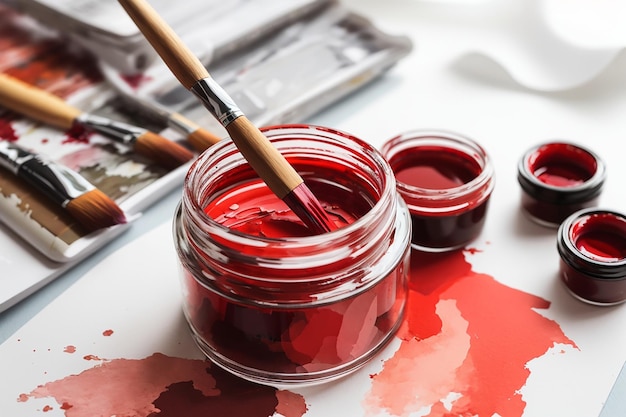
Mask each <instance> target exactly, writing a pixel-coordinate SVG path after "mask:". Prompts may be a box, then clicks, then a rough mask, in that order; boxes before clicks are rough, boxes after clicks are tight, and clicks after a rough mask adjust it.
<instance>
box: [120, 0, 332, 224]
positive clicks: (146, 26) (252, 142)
mask: <svg viewBox="0 0 626 417" xmlns="http://www.w3.org/2000/svg"><path fill="white" fill-rule="evenodd" d="M119 3H120V4H121V5H122V7H123V8H124V9H125V10H126V13H128V15H129V16H130V17H131V19H133V21H134V22H135V24H136V25H137V27H138V28H139V30H140V31H141V32H142V33H143V35H144V37H145V38H146V39H147V40H148V42H149V43H150V44H151V45H152V47H153V48H154V49H155V51H156V52H157V53H158V54H159V56H160V57H161V59H163V61H164V62H165V64H166V65H167V66H168V67H169V69H170V71H172V73H173V74H174V76H176V78H177V79H178V81H179V82H180V83H181V84H182V85H183V86H184V87H185V88H187V89H188V90H190V91H191V92H193V93H194V94H195V95H196V96H197V97H198V98H199V99H200V100H201V101H202V103H203V104H204V106H205V107H206V108H207V109H208V110H209V112H210V113H211V114H212V115H213V116H214V117H215V118H216V119H217V120H218V121H219V122H220V123H221V124H222V126H224V128H226V131H227V132H228V134H229V136H230V138H231V139H232V141H233V142H234V143H235V145H236V146H237V148H238V149H239V151H240V152H241V153H242V155H243V156H244V158H246V160H247V161H248V162H249V163H250V165H251V166H252V168H253V169H254V170H255V171H256V173H257V174H258V175H259V177H261V179H263V181H265V183H266V184H267V186H268V187H269V188H270V190H272V192H273V193H274V194H276V196H278V197H279V198H280V199H281V200H283V201H284V202H285V203H286V204H287V205H288V206H289V208H291V210H292V211H293V212H294V213H295V214H296V215H297V216H298V217H299V218H300V219H301V220H302V221H303V222H304V223H305V224H306V225H307V226H308V227H309V228H310V229H311V230H312V231H313V232H314V233H324V232H328V231H331V230H334V229H335V228H336V226H335V225H334V223H333V222H332V221H331V220H330V219H329V218H328V215H327V214H326V212H325V211H324V209H323V207H322V206H321V204H320V202H319V201H318V200H317V199H316V198H315V196H314V195H313V193H312V192H311V191H310V190H309V188H308V187H307V186H306V184H305V183H304V180H303V179H302V177H300V175H299V174H298V173H297V172H296V170H295V169H294V168H293V167H292V166H291V165H290V164H289V162H288V161H287V160H286V159H285V157H284V156H283V155H282V154H281V153H280V152H279V151H278V149H276V148H275V147H274V146H273V145H272V144H271V142H270V141H269V139H267V138H266V137H265V135H263V133H262V132H261V131H260V130H259V129H258V128H257V127H256V126H254V124H252V122H250V120H248V118H247V117H246V116H245V115H244V114H243V112H242V111H241V110H240V109H239V107H238V106H237V105H236V104H235V102H234V101H233V99H232V98H231V97H230V96H229V95H228V94H227V93H226V92H225V91H224V90H223V89H222V87H221V86H220V85H219V84H218V83H217V82H216V81H215V80H214V79H213V78H211V77H210V76H209V72H208V71H207V69H206V68H205V67H204V65H202V63H201V62H200V60H199V59H198V57H196V56H195V55H194V54H193V53H192V52H191V51H190V50H189V48H187V46H186V45H185V44H184V43H183V42H182V40H181V39H180V38H179V37H178V35H177V34H176V33H175V32H174V30H173V29H172V28H171V27H170V26H169V25H168V24H167V23H166V22H165V21H164V20H163V19H162V18H161V16H159V15H158V13H157V12H156V11H155V10H154V9H153V8H152V6H150V5H149V4H148V3H147V2H145V1H143V0H119Z"/></svg>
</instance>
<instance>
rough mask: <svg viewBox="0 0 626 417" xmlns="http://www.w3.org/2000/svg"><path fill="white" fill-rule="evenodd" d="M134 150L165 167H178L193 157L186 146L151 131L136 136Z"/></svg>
mask: <svg viewBox="0 0 626 417" xmlns="http://www.w3.org/2000/svg"><path fill="white" fill-rule="evenodd" d="M135 151H136V152H137V153H139V154H141V155H143V156H145V157H146V158H149V159H151V160H153V161H154V162H156V163H158V164H159V165H161V166H162V167H164V168H167V169H175V168H178V167H179V166H181V165H183V164H185V163H187V162H188V161H190V160H191V158H193V153H192V152H191V151H190V150H188V149H187V148H185V147H183V146H181V145H179V144H178V143H176V142H173V141H171V140H168V139H166V138H164V137H163V136H160V135H157V134H156V133H153V132H145V133H144V134H143V135H141V136H139V138H137V141H136V142H135Z"/></svg>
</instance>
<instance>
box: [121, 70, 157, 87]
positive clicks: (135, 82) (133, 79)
mask: <svg viewBox="0 0 626 417" xmlns="http://www.w3.org/2000/svg"><path fill="white" fill-rule="evenodd" d="M120 78H122V79H123V80H124V81H125V82H126V84H128V86H129V87H130V88H132V89H133V90H137V89H138V88H139V87H141V85H142V84H143V83H145V82H148V81H150V80H151V79H152V77H148V76H146V75H145V74H142V73H138V74H120Z"/></svg>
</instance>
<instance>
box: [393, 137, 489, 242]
mask: <svg viewBox="0 0 626 417" xmlns="http://www.w3.org/2000/svg"><path fill="white" fill-rule="evenodd" d="M382 152H383V155H384V156H385V158H386V159H387V160H388V161H389V164H390V165H391V167H392V169H393V171H394V174H395V177H396V179H397V189H398V192H399V193H400V195H401V196H402V198H403V199H404V200H405V201H406V203H407V205H408V207H409V211H410V213H411V220H412V227H413V236H412V246H413V247H414V248H416V249H419V250H424V251H432V252H439V251H447V250H452V249H457V248H460V247H463V246H465V245H467V244H468V243H470V242H472V241H473V240H475V239H476V238H477V237H478V236H479V235H480V233H481V232H482V229H483V226H484V222H485V219H486V215H487V208H488V204H489V198H490V196H491V192H492V191H493V187H494V184H495V180H494V171H493V166H492V164H491V160H490V158H489V156H488V155H487V153H486V151H485V150H484V149H483V148H482V147H481V146H480V145H479V144H478V143H476V142H475V141H473V140H472V139H469V138H467V137H464V136H461V135H458V134H456V133H452V132H446V131H412V132H408V133H405V134H402V135H399V136H397V137H394V138H392V139H390V140H389V141H387V142H386V143H385V144H384V145H383V148H382Z"/></svg>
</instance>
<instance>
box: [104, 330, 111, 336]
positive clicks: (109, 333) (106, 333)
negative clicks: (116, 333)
mask: <svg viewBox="0 0 626 417" xmlns="http://www.w3.org/2000/svg"><path fill="white" fill-rule="evenodd" d="M112 334H113V330H111V329H108V330H105V331H103V332H102V336H111V335H112Z"/></svg>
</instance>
